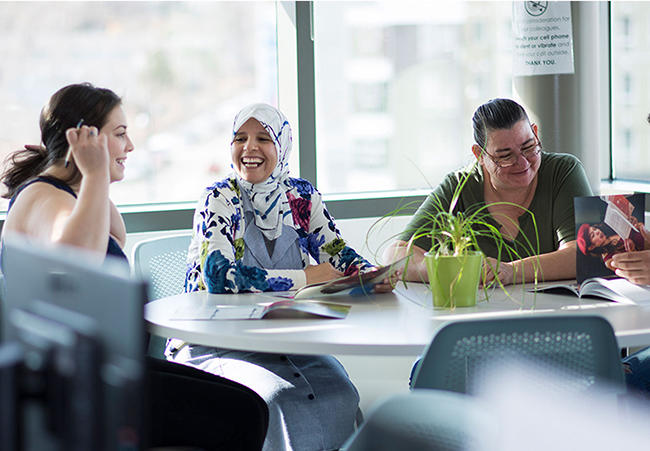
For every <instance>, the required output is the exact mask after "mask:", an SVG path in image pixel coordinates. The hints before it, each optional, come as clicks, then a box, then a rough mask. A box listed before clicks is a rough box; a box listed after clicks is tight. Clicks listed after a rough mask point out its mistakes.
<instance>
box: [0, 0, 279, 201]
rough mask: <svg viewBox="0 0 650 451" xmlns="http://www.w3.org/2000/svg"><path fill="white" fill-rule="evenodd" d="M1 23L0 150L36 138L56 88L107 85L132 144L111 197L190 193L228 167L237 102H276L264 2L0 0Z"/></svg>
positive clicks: (190, 197)
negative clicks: (121, 111) (115, 97)
mask: <svg viewBox="0 0 650 451" xmlns="http://www.w3.org/2000/svg"><path fill="white" fill-rule="evenodd" d="M0 24H1V27H0V42H2V45H1V46H0V60H1V61H2V68H1V69H0V123H2V124H3V128H2V129H3V132H2V134H1V135H0V151H1V152H2V154H0V156H1V157H3V158H4V156H5V155H6V154H7V153H9V152H10V151H12V150H16V149H19V148H21V147H22V146H23V144H26V143H38V141H39V138H40V134H39V131H38V115H39V112H40V110H41V108H42V106H43V105H44V103H45V102H46V101H47V99H48V98H49V97H50V95H52V94H53V93H54V92H55V91H56V90H57V89H59V88H61V87H63V86H64V85H67V84H70V83H77V82H83V81H89V82H91V83H93V84H95V85H97V86H101V87H107V88H110V89H112V90H113V91H115V92H116V93H117V94H118V95H120V96H122V97H123V100H124V107H125V110H126V113H127V118H128V120H129V132H130V135H131V138H132V140H133V141H134V144H135V146H136V148H135V151H134V152H133V153H132V154H131V155H129V158H128V162H127V172H126V178H125V180H124V181H123V182H121V183H117V184H114V185H113V186H112V187H111V189H112V193H111V194H112V199H113V200H114V201H115V202H116V203H118V204H126V203H152V202H170V201H171V202H174V201H195V200H196V198H197V196H198V194H199V192H200V189H201V188H202V187H204V186H207V185H208V184H209V183H211V182H212V181H214V180H216V179H218V178H221V177H223V176H225V175H226V173H228V172H229V171H230V153H229V145H230V132H231V130H230V127H231V124H232V119H233V117H234V115H235V114H236V112H237V111H238V110H239V109H240V108H241V107H242V106H244V105H245V104H247V103H250V102H259V101H265V102H269V103H272V104H277V91H278V88H277V86H278V80H277V79H278V75H277V74H278V70H277V42H276V5H275V4H274V3H273V2H241V3H240V2H214V3H213V2H72V3H67V2H51V3H50V2H42V3H31V2H7V3H3V4H2V14H1V15H0ZM4 209H6V201H5V202H4V203H2V204H0V210H4Z"/></svg>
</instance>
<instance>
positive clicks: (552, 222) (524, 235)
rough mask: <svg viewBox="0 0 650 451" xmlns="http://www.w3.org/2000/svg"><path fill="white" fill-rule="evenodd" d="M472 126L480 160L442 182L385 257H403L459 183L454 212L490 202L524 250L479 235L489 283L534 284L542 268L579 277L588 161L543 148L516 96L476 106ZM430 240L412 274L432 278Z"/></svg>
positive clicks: (416, 251)
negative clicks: (576, 208)
mask: <svg viewBox="0 0 650 451" xmlns="http://www.w3.org/2000/svg"><path fill="white" fill-rule="evenodd" d="M472 125H473V132H474V145H473V146H472V153H473V154H474V158H475V161H474V163H473V164H472V165H471V167H469V168H464V169H461V170H458V171H455V172H452V173H451V174H448V175H447V176H446V177H445V178H444V180H442V182H441V183H440V185H439V186H438V187H437V188H436V189H435V190H434V191H433V193H431V194H430V195H429V197H428V198H427V199H426V200H425V201H424V203H423V204H422V205H421V206H420V208H419V209H418V211H417V212H416V213H415V215H414V216H413V219H412V220H411V222H410V223H409V224H408V225H407V227H406V229H405V231H404V232H402V234H401V235H400V236H399V238H398V240H396V241H395V242H394V243H393V244H392V245H391V246H389V248H388V249H387V250H386V253H385V254H384V255H385V257H386V260H388V261H391V260H393V259H397V258H399V257H401V256H404V255H405V254H406V251H407V249H408V242H409V240H410V239H411V237H412V236H413V235H414V231H416V230H418V229H420V227H423V226H426V225H427V224H428V223H429V222H430V220H431V219H430V218H431V217H432V214H433V213H434V212H435V211H437V208H438V205H439V204H438V202H440V205H442V207H443V208H444V209H448V208H449V206H450V205H451V201H452V198H453V197H454V192H455V191H456V188H457V187H459V186H462V189H461V192H460V196H459V199H458V202H457V203H456V204H455V208H454V212H455V213H458V212H464V213H467V212H470V211H473V209H475V208H476V207H477V206H483V205H487V210H488V212H489V216H488V218H487V222H488V223H489V224H490V225H491V226H492V227H494V228H495V229H498V230H500V232H501V234H502V235H503V237H504V238H505V239H507V240H508V241H510V242H511V243H512V244H513V245H514V246H515V248H516V249H517V253H518V254H519V255H515V254H512V255H505V252H504V253H502V252H501V248H500V246H499V243H497V242H496V241H495V240H494V239H492V238H490V237H488V236H481V237H478V245H479V247H480V248H481V250H482V251H483V253H484V254H485V255H486V256H487V257H488V258H489V259H492V260H491V262H492V263H491V265H490V266H489V267H486V271H487V275H486V279H487V281H490V280H492V279H494V278H498V279H499V280H500V281H501V283H503V284H511V283H516V282H518V283H521V282H531V281H532V280H533V279H534V278H535V277H536V275H537V272H536V269H539V270H540V271H539V272H540V274H538V276H539V277H540V278H541V279H542V280H556V279H571V278H573V277H575V275H576V266H575V259H576V235H575V225H574V212H573V198H574V197H577V196H590V195H591V187H590V186H589V182H588V180H587V176H586V174H585V170H584V168H583V166H582V163H580V161H579V160H578V159H577V158H576V157H575V156H573V155H570V154H562V153H555V152H546V151H543V149H542V142H541V140H540V139H539V136H538V129H537V125H536V124H534V123H531V122H530V120H529V119H528V114H526V111H525V110H524V108H523V107H522V106H521V105H519V104H518V103H517V102H515V101H514V100H510V99H492V100H490V101H488V102H486V103H484V104H483V105H481V106H479V107H478V108H477V109H476V111H475V112H474V116H473V117H472ZM465 179H466V180H467V181H466V183H465V184H464V185H461V183H463V182H462V181H463V180H465ZM527 243H532V247H533V248H534V249H531V246H530V245H528V244H527ZM430 245H431V240H430V239H429V240H428V242H427V238H426V237H420V238H419V239H417V240H415V241H414V245H413V246H412V248H411V249H412V251H413V258H412V259H411V261H410V263H409V267H408V270H407V274H406V277H407V279H408V280H416V281H421V280H428V274H427V270H426V265H425V263H424V253H425V251H427V250H428V249H429V247H430ZM496 258H499V259H500V260H501V262H502V263H501V264H500V265H496V260H495V259H496ZM493 268H494V269H495V271H493ZM495 272H496V273H495Z"/></svg>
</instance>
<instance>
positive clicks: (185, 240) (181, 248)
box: [132, 233, 192, 301]
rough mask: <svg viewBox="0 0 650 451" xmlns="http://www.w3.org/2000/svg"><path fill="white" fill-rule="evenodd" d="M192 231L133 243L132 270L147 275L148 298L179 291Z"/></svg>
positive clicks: (164, 295) (181, 289) (183, 277)
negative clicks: (148, 282) (148, 285)
mask: <svg viewBox="0 0 650 451" xmlns="http://www.w3.org/2000/svg"><path fill="white" fill-rule="evenodd" d="M191 239H192V235H191V234H190V233H185V234H182V235H170V236H164V237H160V238H153V239H150V240H145V241H141V242H139V243H137V244H136V245H135V246H134V248H133V258H132V261H133V268H134V270H135V272H136V274H140V275H143V276H146V277H149V280H150V283H151V289H150V291H151V293H150V295H151V298H150V299H149V300H150V301H153V300H155V299H159V298H162V297H166V296H172V295H174V294H180V293H182V292H183V288H184V286H185V272H186V271H187V249H188V247H189V245H190V241H191Z"/></svg>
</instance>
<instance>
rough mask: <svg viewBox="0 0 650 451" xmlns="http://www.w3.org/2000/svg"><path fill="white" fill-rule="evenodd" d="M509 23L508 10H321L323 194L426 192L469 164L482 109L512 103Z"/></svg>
mask: <svg viewBox="0 0 650 451" xmlns="http://www.w3.org/2000/svg"><path fill="white" fill-rule="evenodd" d="M510 21H511V3H509V2H447V3H445V5H444V7H443V6H441V5H439V4H438V3H436V2H420V1H401V2H395V1H385V2H315V3H314V54H315V61H316V67H315V85H316V86H315V96H316V97H315V101H316V167H317V176H318V187H319V189H320V190H321V191H323V192H325V193H327V194H335V193H354V192H368V191H390V190H404V189H418V188H428V187H429V186H430V185H435V184H436V183H437V182H438V181H439V180H441V179H442V178H443V177H444V175H445V174H447V173H448V172H450V171H452V170H454V169H457V168H459V167H461V166H462V165H463V164H465V163H466V162H469V161H471V160H472V155H471V151H470V148H471V145H472V142H473V139H472V128H471V116H472V114H473V112H474V110H475V109H476V107H478V106H479V105H480V104H481V103H483V102H485V101H487V100H488V99H489V98H493V97H497V96H502V97H511V96H512V75H511V74H512V69H511V67H512V66H511V64H512V63H511V61H512V53H511V48H512V43H511V37H510V33H509V30H510V27H511V25H510ZM504 27H505V29H506V32H505V33H504V31H503V30H502V28H504ZM504 36H505V37H504ZM486 42H489V43H490V45H486ZM352 156H353V157H352Z"/></svg>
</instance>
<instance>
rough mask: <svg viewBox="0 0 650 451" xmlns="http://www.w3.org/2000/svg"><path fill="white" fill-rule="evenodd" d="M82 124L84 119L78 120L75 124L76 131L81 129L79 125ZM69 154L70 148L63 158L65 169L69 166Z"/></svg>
mask: <svg viewBox="0 0 650 451" xmlns="http://www.w3.org/2000/svg"><path fill="white" fill-rule="evenodd" d="M83 123H84V119H83V118H81V119H79V122H77V127H76V128H77V130H79V127H81V125H82V124H83ZM70 154H71V152H70V147H68V153H67V154H66V156H65V167H66V168H67V167H68V165H69V164H70Z"/></svg>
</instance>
